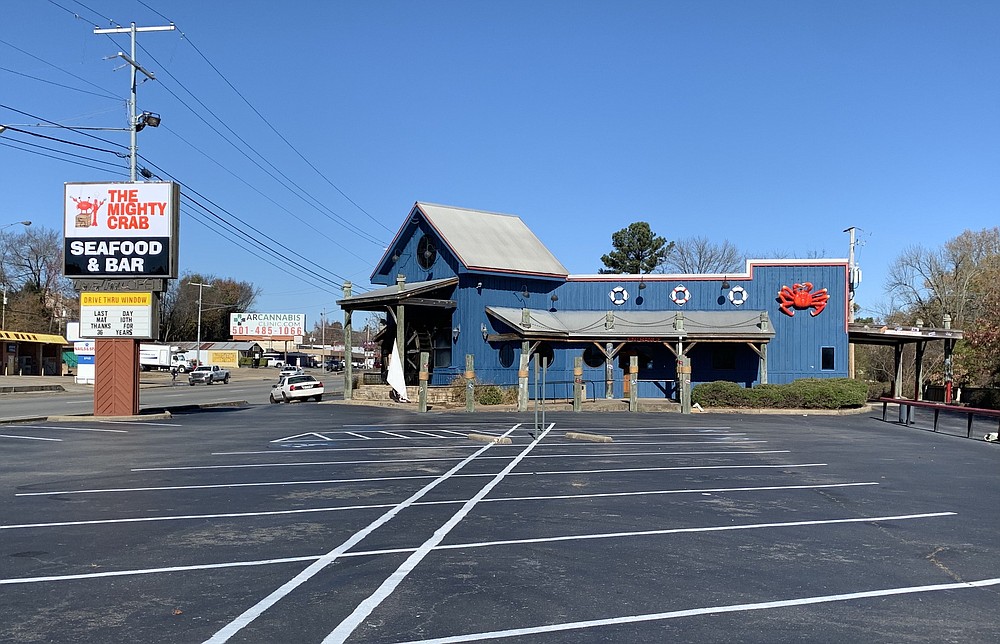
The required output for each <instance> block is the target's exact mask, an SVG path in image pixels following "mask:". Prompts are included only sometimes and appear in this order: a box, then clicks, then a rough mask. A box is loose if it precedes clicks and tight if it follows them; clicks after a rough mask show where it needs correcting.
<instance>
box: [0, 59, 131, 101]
mask: <svg viewBox="0 0 1000 644" xmlns="http://www.w3.org/2000/svg"><path fill="white" fill-rule="evenodd" d="M0 70H3V71H5V72H8V73H10V74H16V75H18V76H23V77H25V78H30V79H31V80H34V81H38V82H39V83H47V84H49V85H55V86H56V87H62V88H63V89H71V90H73V91H74V92H80V93H81V94H90V95H91V96H97V97H98V98H107V99H110V100H114V101H119V100H121V99H119V98H118V97H117V96H112V95H111V94H98V93H97V92H91V91H90V90H86V89H80V88H79V87H73V86H72V85H64V84H63V83H57V82H55V81H50V80H46V79H44V78H39V77H38V76H32V75H31V74H25V73H24V72H19V71H17V70H14V69H9V68H7V67H0Z"/></svg>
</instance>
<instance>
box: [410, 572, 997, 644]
mask: <svg viewBox="0 0 1000 644" xmlns="http://www.w3.org/2000/svg"><path fill="white" fill-rule="evenodd" d="M998 584H1000V578H993V579H980V580H977V581H959V582H954V583H950V584H933V585H927V586H904V587H901V588H883V589H880V590H864V591H860V592H855V593H841V594H839V595H818V596H814V597H799V598H796V599H781V600H774V601H766V602H758V603H755V604H729V605H722V606H706V607H703V608H689V609H686V610H674V611H669V612H665V613H647V614H645V615H629V616H626V617H611V618H606V619H592V620H586V621H581V622H564V623H562V624H545V625H543V626H534V627H529V628H514V629H510V630H506V631H489V632H485V633H469V634H467V635H454V636H451V637H435V638H431V639H424V640H410V641H408V642H400V643H399V644H457V643H458V642H477V641H481V640H489V639H504V638H508V637H522V636H525V635H538V634H540V633H557V632H563V631H574V630H581V629H584V628H597V627H601V626H614V625H617V624H636V623H639V622H655V621H662V620H667V619H677V618H679V617H694V616H698V615H717V614H719V613H738V612H746V611H753V610H769V609H772V608H788V607H793V606H809V605H812V604H828V603H832V602H846V601H855V600H858V599H869V598H872V597H889V596H892V595H910V594H914V593H930V592H941V591H943V590H968V589H970V588H985V587H987V586H996V585H998Z"/></svg>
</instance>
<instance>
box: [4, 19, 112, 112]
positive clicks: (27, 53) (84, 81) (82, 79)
mask: <svg viewBox="0 0 1000 644" xmlns="http://www.w3.org/2000/svg"><path fill="white" fill-rule="evenodd" d="M49 1H50V2H51V0H49ZM0 44H3V45H7V46H8V47H10V48H11V49H14V50H16V51H19V52H21V53H22V54H24V55H25V56H29V57H31V58H34V59H35V60H37V61H38V62H40V63H44V64H46V65H48V66H49V67H52V68H54V69H58V70H59V71H61V72H62V73H64V74H69V75H70V76H72V77H73V78H75V79H76V80H78V81H80V82H83V83H86V84H87V85H90V86H91V87H94V88H96V89H99V90H101V91H102V92H105V95H104V96H105V98H111V99H114V100H118V101H120V100H122V99H121V98H120V97H118V96H114V95H112V94H108V93H107V90H105V89H104V88H103V87H101V86H100V85H97V84H96V83H91V82H90V81H89V80H87V79H86V78H83V77H81V76H77V75H76V74H74V73H73V72H71V71H68V70H66V69H63V68H62V67H60V66H59V65H56V64H54V63H50V62H49V61H47V60H45V59H44V58H39V57H38V56H36V55H34V54H32V53H30V52H27V51H25V50H23V49H21V48H20V47H18V46H16V45H12V44H11V43H9V42H7V41H6V40H2V39H0Z"/></svg>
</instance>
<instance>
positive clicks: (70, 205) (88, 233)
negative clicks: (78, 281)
mask: <svg viewBox="0 0 1000 644" xmlns="http://www.w3.org/2000/svg"><path fill="white" fill-rule="evenodd" d="M179 210H180V186H179V185H178V184H176V183H172V182H150V183H67V184H66V185H65V194H64V211H63V212H64V220H63V230H64V235H63V237H64V248H63V251H64V253H63V254H64V257H65V262H64V268H63V274H64V275H66V277H94V278H97V277H112V278H113V277H161V278H172V277H177V272H178V270H177V269H178V267H177V245H178V241H179V235H178V225H179V221H180V217H179Z"/></svg>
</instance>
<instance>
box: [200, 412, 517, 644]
mask: <svg viewBox="0 0 1000 644" xmlns="http://www.w3.org/2000/svg"><path fill="white" fill-rule="evenodd" d="M519 426H520V425H515V426H514V427H512V428H511V429H510V430H508V432H507V433H510V432H513V431H514V430H515V429H517V427H519ZM493 446H494V445H493V443H487V444H486V445H484V446H483V447H481V448H479V449H478V450H476V451H475V452H473V453H472V454H470V455H469V456H468V458H466V459H465V460H463V461H462V462H460V463H458V464H456V465H455V467H453V468H451V469H450V470H448V471H447V472H445V473H444V474H442V475H441V476H439V477H437V478H436V479H434V480H433V481H431V482H430V483H428V484H427V485H425V486H424V487H422V488H420V490H418V491H417V492H415V493H414V494H413V495H411V496H410V497H409V498H407V499H406V500H405V501H403V502H401V503H399V504H398V505H396V506H395V507H393V508H392V509H391V510H389V511H388V512H386V513H385V514H383V515H382V516H381V517H379V518H378V519H376V520H375V521H372V522H371V523H369V524H368V525H367V526H366V527H365V528H363V529H362V530H359V531H358V532H355V533H354V534H353V535H352V536H351V537H350V538H349V539H348V540H347V541H345V542H344V543H342V544H340V545H339V546H337V547H336V548H334V549H333V550H331V551H330V552H328V553H326V554H325V555H323V556H322V557H320V558H319V559H317V560H316V561H315V562H313V563H312V564H311V565H309V566H308V567H307V568H306V569H305V570H303V571H302V572H300V573H299V574H298V575H296V576H295V577H293V578H292V579H291V580H289V581H288V582H287V583H285V584H283V585H282V586H281V587H280V588H278V589H277V590H275V591H274V592H273V593H271V594H270V595H268V596H267V597H265V598H264V599H262V600H261V601H259V602H257V603H256V604H254V605H253V606H251V607H250V608H248V609H247V610H245V611H244V612H243V613H242V614H241V615H240V616H239V617H237V618H236V619H234V620H233V621H231V622H229V623H228V624H227V625H226V626H224V627H223V628H222V629H220V630H219V631H217V632H216V633H215V635H213V636H212V637H211V638H209V639H208V640H206V644H208V643H211V642H215V643H218V642H227V641H229V638H231V637H232V636H233V635H235V634H236V633H238V632H239V631H241V630H242V629H243V627H245V626H246V625H247V624H249V623H250V622H252V621H253V620H255V619H257V617H258V616H260V615H261V614H262V613H263V612H264V611H266V610H267V609H268V608H270V607H271V606H273V605H274V604H275V603H277V602H279V601H281V600H282V599H283V598H284V597H285V596H286V595H287V594H288V593H290V592H292V591H293V590H295V589H296V588H298V587H299V586H301V585H302V584H304V583H305V582H306V581H308V580H309V579H310V578H312V577H313V575H315V574H316V573H318V572H320V571H321V570H323V569H324V568H326V567H327V566H329V565H330V564H332V563H333V562H334V561H336V559H337V558H338V557H339V556H340V555H342V554H344V553H345V552H347V551H348V550H350V549H351V548H353V547H354V546H355V545H356V544H358V543H360V542H361V540H362V539H364V538H365V537H367V536H368V535H369V534H371V533H372V532H374V531H375V530H377V529H378V528H379V527H381V526H382V525H384V524H386V523H388V522H389V521H391V520H392V519H393V517H395V516H396V515H397V514H399V513H400V512H402V511H403V510H405V509H406V508H407V507H409V506H411V505H413V503H414V502H415V501H417V500H418V499H420V498H421V497H423V496H424V495H426V494H427V493H428V492H430V491H431V490H433V489H434V488H435V487H437V486H438V485H440V484H441V483H443V482H445V481H447V480H448V479H449V478H451V477H452V476H453V475H454V474H456V473H457V472H458V471H459V470H461V469H462V468H463V467H465V466H466V465H468V464H469V463H471V462H472V461H473V460H475V458H476V457H477V456H479V455H480V454H482V453H483V452H485V451H486V450H488V449H490V448H492V447H493Z"/></svg>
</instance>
